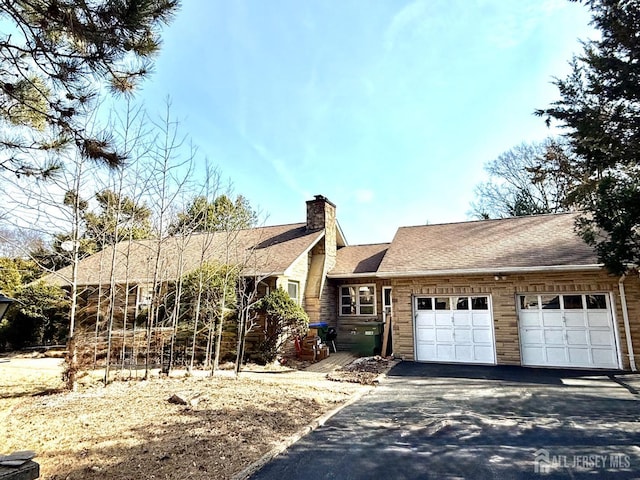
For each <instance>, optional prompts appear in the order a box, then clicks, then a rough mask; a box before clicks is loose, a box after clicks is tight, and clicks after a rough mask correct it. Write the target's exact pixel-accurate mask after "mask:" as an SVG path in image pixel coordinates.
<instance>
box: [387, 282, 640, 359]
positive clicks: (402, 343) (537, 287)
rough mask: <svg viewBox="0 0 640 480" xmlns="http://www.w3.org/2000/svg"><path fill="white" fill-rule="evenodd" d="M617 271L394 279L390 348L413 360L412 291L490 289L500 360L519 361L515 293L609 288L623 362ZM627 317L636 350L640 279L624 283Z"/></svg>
mask: <svg viewBox="0 0 640 480" xmlns="http://www.w3.org/2000/svg"><path fill="white" fill-rule="evenodd" d="M618 280H619V278H618V277H614V276H610V275H607V273H606V272H604V271H603V272H566V273H535V274H534V273H531V274H515V275H505V276H504V277H503V279H499V280H495V278H494V276H458V277H446V278H445V277H416V278H398V279H393V280H392V282H391V283H392V287H393V291H392V297H393V314H394V315H393V330H392V332H393V351H394V354H395V355H396V356H397V357H400V358H403V359H405V360H415V353H414V352H415V350H414V328H413V327H414V326H413V306H412V300H413V298H414V296H416V295H443V296H444V295H490V296H491V301H492V308H493V320H494V332H495V342H496V358H497V363H498V365H520V364H521V360H520V340H519V333H518V313H517V308H516V296H517V295H519V294H524V293H571V292H576V293H589V292H594V293H595V292H603V293H612V294H613V298H614V305H613V307H614V308H613V310H614V316H615V320H616V324H617V330H618V340H619V345H620V351H621V353H622V360H623V366H624V368H625V369H627V368H629V355H628V351H627V342H626V337H625V329H624V323H623V316H622V308H621V303H620V293H619V289H618ZM624 286H625V290H626V297H627V307H628V312H629V323H630V325H631V328H630V330H631V335H632V339H633V349H634V353H635V354H636V356H637V355H638V352H640V280H638V277H637V276H633V277H629V278H627V279H626V281H625V283H624Z"/></svg>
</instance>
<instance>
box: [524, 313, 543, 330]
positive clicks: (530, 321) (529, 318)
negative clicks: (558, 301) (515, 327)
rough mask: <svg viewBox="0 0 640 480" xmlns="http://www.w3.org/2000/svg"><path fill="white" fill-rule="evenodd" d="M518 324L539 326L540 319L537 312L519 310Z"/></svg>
mask: <svg viewBox="0 0 640 480" xmlns="http://www.w3.org/2000/svg"><path fill="white" fill-rule="evenodd" d="M520 325H522V326H523V327H541V326H542V320H541V317H540V314H539V313H538V312H527V311H521V312H520Z"/></svg>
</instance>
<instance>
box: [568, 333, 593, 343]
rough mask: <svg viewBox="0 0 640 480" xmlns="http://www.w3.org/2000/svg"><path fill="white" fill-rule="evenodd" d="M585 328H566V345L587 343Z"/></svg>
mask: <svg viewBox="0 0 640 480" xmlns="http://www.w3.org/2000/svg"><path fill="white" fill-rule="evenodd" d="M587 333H588V332H587V331H586V330H567V345H589V342H588V340H587Z"/></svg>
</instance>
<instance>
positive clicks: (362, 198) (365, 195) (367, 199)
mask: <svg viewBox="0 0 640 480" xmlns="http://www.w3.org/2000/svg"><path fill="white" fill-rule="evenodd" d="M355 197H356V202H358V203H371V202H372V201H373V197H374V194H373V190H369V189H367V188H361V189H358V190H356V191H355Z"/></svg>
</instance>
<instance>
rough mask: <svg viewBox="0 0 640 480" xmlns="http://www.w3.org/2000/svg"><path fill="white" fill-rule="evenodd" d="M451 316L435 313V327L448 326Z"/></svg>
mask: <svg viewBox="0 0 640 480" xmlns="http://www.w3.org/2000/svg"><path fill="white" fill-rule="evenodd" d="M450 325H451V314H449V313H436V326H438V327H440V326H450Z"/></svg>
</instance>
